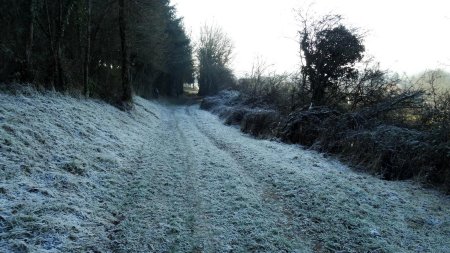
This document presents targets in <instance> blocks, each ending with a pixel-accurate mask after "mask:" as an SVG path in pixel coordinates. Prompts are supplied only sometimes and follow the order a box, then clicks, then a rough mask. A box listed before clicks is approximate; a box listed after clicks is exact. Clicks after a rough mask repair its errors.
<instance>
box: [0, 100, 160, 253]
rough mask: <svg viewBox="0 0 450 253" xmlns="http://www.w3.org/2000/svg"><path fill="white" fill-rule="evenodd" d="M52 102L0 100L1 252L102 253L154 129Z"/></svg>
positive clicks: (140, 114)
mask: <svg viewBox="0 0 450 253" xmlns="http://www.w3.org/2000/svg"><path fill="white" fill-rule="evenodd" d="M137 103H138V104H139V103H144V104H146V109H145V110H144V109H143V107H142V106H139V105H138V106H137V109H136V110H135V111H133V112H131V113H127V112H122V111H120V110H118V109H116V108H114V107H112V106H110V105H108V104H105V103H103V102H99V101H93V100H84V99H75V98H71V97H65V96H61V95H57V94H47V95H41V94H38V93H31V94H28V95H27V96H22V95H17V96H15V95H6V94H0V252H28V251H30V252H36V251H39V252H69V251H70V252H87V251H100V252H107V251H108V250H109V249H110V247H111V242H110V241H111V240H110V239H109V238H108V237H109V236H110V233H111V232H110V230H112V229H114V227H115V225H114V223H115V221H116V217H115V215H116V214H117V209H118V207H117V203H119V202H120V201H122V200H121V199H120V198H121V195H122V193H121V189H122V188H123V185H124V184H125V183H126V180H124V179H126V177H127V176H126V175H124V174H125V172H126V171H127V170H126V169H127V168H128V166H129V164H130V163H131V162H132V161H133V160H134V159H135V154H136V153H137V152H138V151H139V149H140V148H141V146H142V143H143V140H142V136H143V135H142V133H143V132H145V131H152V128H153V124H154V123H152V120H153V121H155V119H156V118H155V116H154V113H153V112H151V111H150V110H151V109H152V108H151V106H150V105H149V104H148V103H147V102H146V101H144V100H142V99H140V98H137Z"/></svg>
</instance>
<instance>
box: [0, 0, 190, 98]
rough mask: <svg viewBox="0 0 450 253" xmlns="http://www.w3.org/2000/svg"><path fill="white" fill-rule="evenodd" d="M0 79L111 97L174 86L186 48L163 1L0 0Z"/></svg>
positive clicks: (169, 90) (172, 91)
mask: <svg viewBox="0 0 450 253" xmlns="http://www.w3.org/2000/svg"><path fill="white" fill-rule="evenodd" d="M0 29H1V36H0V82H4V83H11V82H20V83H33V84H35V85H39V86H42V87H45V88H47V89H55V90H57V91H67V90H71V91H74V90H75V91H81V92H82V93H83V94H84V95H86V96H96V97H100V98H103V99H106V100H110V101H111V102H118V101H127V100H130V99H131V92H132V88H133V90H134V92H135V93H136V94H138V95H141V96H144V97H150V96H152V95H153V94H154V93H155V91H156V89H158V93H161V94H163V95H177V94H179V93H180V92H182V89H183V83H186V82H193V75H194V65H193V59H192V46H191V41H190V39H189V37H188V36H187V34H186V32H185V30H184V27H183V22H182V19H181V18H179V17H177V15H176V10H175V8H174V7H173V6H171V5H170V1H169V0H155V1H153V0H152V1H146V0H133V1H131V0H107V1H104V0H53V1H49V0H2V1H1V2H0Z"/></svg>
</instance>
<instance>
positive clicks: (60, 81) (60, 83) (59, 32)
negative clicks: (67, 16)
mask: <svg viewBox="0 0 450 253" xmlns="http://www.w3.org/2000/svg"><path fill="white" fill-rule="evenodd" d="M57 8H58V12H57V13H58V17H57V21H58V22H57V27H56V59H55V60H56V62H55V64H56V78H57V79H56V89H57V90H59V91H63V90H64V88H65V87H64V86H65V85H64V72H63V66H62V50H63V49H62V37H63V30H64V28H63V26H64V21H63V1H62V0H58V6H57Z"/></svg>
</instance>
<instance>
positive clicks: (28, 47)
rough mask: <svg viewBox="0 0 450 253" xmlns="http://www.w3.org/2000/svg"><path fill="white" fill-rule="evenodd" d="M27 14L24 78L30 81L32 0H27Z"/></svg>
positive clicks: (33, 15) (32, 28)
mask: <svg viewBox="0 0 450 253" xmlns="http://www.w3.org/2000/svg"><path fill="white" fill-rule="evenodd" d="M29 12H30V13H29V15H30V17H29V18H30V20H29V24H28V34H27V40H26V48H25V65H26V66H25V67H26V74H25V75H26V76H25V80H26V81H28V82H32V81H33V79H34V76H33V63H32V54H33V42H34V19H35V16H36V14H35V8H34V0H29Z"/></svg>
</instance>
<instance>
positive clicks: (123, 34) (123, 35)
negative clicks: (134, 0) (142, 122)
mask: <svg viewBox="0 0 450 253" xmlns="http://www.w3.org/2000/svg"><path fill="white" fill-rule="evenodd" d="M125 8H126V5H125V0H119V30H120V42H121V46H122V92H123V93H122V101H124V102H129V101H131V99H132V94H131V83H130V59H129V54H128V45H127V32H128V31H127V12H126V9H125Z"/></svg>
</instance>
